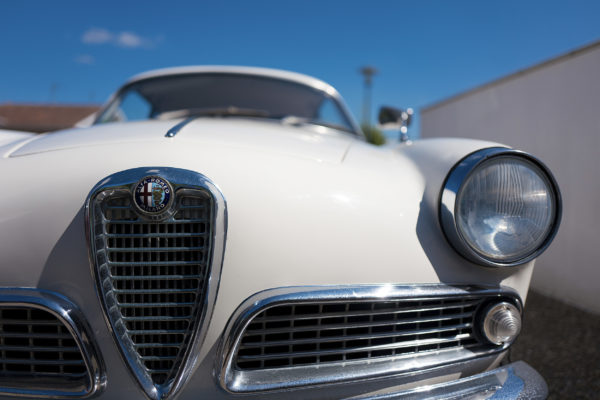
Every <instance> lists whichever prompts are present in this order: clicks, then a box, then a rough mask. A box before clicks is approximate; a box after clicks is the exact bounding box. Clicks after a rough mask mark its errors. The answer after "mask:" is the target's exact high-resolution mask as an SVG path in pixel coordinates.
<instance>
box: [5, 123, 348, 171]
mask: <svg viewBox="0 0 600 400" xmlns="http://www.w3.org/2000/svg"><path fill="white" fill-rule="evenodd" d="M179 122H180V120H179V121H173V120H170V121H141V122H127V123H111V124H105V125H97V126H93V127H91V128H84V129H69V130H65V131H60V132H55V133H51V134H46V135H40V136H39V137H38V138H36V139H34V140H32V141H30V142H28V143H26V144H24V145H23V146H22V147H20V148H17V149H16V150H14V151H13V152H12V153H11V154H10V156H11V157H19V156H26V155H30V154H37V153H44V152H49V151H59V150H65V149H73V148H78V147H87V146H103V145H114V144H118V143H138V142H139V143H150V142H155V143H160V142H163V143H164V144H165V145H168V144H175V145H183V146H186V145H188V144H189V145H191V146H210V147H235V148H241V149H253V150H256V151H260V152H265V151H266V152H271V153H272V152H275V153H279V154H286V155H290V156H295V157H302V158H311V159H313V160H316V161H322V162H329V163H339V162H341V161H342V160H343V158H344V155H345V154H346V152H347V151H348V149H349V147H350V144H351V143H352V141H353V138H352V137H351V136H350V135H348V134H345V133H341V132H338V131H335V130H333V129H328V128H325V127H320V126H312V125H306V126H290V125H285V124H282V123H281V122H279V121H271V120H255V119H248V118H198V119H196V120H194V121H192V122H190V123H189V124H187V125H185V126H184V127H183V128H182V129H181V130H180V131H179V132H178V133H177V135H175V136H174V137H172V138H167V137H165V134H166V133H167V131H168V130H169V129H170V128H172V127H173V126H174V125H176V124H177V123H179Z"/></svg>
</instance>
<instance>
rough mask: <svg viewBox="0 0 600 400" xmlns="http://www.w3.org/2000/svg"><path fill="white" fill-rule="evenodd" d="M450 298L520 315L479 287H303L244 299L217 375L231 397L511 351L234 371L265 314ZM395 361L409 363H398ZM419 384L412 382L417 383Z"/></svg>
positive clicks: (506, 294)
mask: <svg viewBox="0 0 600 400" xmlns="http://www.w3.org/2000/svg"><path fill="white" fill-rule="evenodd" d="M451 297H461V298H469V297H487V298H489V299H490V300H492V299H493V298H499V299H500V298H511V299H512V300H513V301H514V303H515V305H517V306H518V308H519V310H521V311H522V302H521V299H520V297H519V295H518V294H517V292H516V291H514V290H512V289H510V288H491V287H481V286H448V285H444V284H423V285H393V284H384V285H362V286H305V287H286V288H276V289H268V290H265V291H262V292H259V293H256V294H255V295H253V296H251V297H249V298H248V299H246V300H245V301H244V302H243V303H242V304H241V305H240V306H239V307H238V308H237V309H236V311H235V312H234V314H233V315H232V316H231V318H230V319H229V322H228V323H227V327H226V328H225V330H224V333H223V335H222V338H221V342H220V344H219V348H218V350H217V355H218V356H217V358H216V364H215V371H217V379H218V381H219V384H220V385H221V387H222V388H223V389H225V390H226V391H228V392H230V393H240V392H263V391H272V390H289V389H290V388H299V387H310V386H320V385H323V384H331V383H339V382H348V381H357V380H365V379H375V378H381V377H386V376H390V375H399V374H402V375H405V374H415V373H418V372H419V370H421V369H425V368H427V369H430V368H432V367H439V366H443V365H447V364H451V363H456V362H460V361H468V360H473V359H477V358H481V357H485V356H489V355H492V354H498V353H501V352H503V351H505V350H506V349H507V348H508V346H509V345H503V346H497V347H494V348H492V349H490V350H488V351H478V352H473V351H470V350H466V349H464V350H457V349H451V350H449V351H445V352H444V355H443V356H437V355H434V356H432V357H430V356H423V357H421V356H419V357H418V359H417V357H414V355H412V357H410V356H409V357H404V358H403V357H402V356H399V357H398V356H396V357H390V358H389V359H381V360H374V359H373V360H369V361H368V362H365V361H364V360H360V361H346V362H339V363H331V364H321V365H319V366H318V367H315V366H310V365H309V366H293V367H285V368H272V369H263V370H257V371H256V370H255V371H240V370H236V369H235V367H234V357H235V355H236V353H237V350H238V348H239V346H240V341H241V338H242V336H243V333H244V331H245V330H246V327H247V326H248V325H249V324H250V322H251V320H252V319H253V318H254V317H255V316H256V315H258V314H259V313H260V312H262V311H264V310H265V309H267V308H271V307H274V306H278V305H286V304H292V303H293V304H297V303H302V302H305V303H309V302H315V301H319V302H327V301H361V300H364V301H373V300H396V299H398V300H400V299H407V300H421V299H422V300H426V299H435V298H451ZM399 359H408V360H410V362H407V363H398V362H396V361H397V360H399ZM416 379H417V378H415V380H416Z"/></svg>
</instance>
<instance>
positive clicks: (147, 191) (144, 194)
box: [133, 176, 173, 215]
mask: <svg viewBox="0 0 600 400" xmlns="http://www.w3.org/2000/svg"><path fill="white" fill-rule="evenodd" d="M172 199H173V189H172V188H171V185H170V184H169V182H167V181H166V180H165V179H163V178H161V177H159V176H147V177H145V178H144V179H142V180H141V181H139V182H138V183H137V185H136V186H135V189H134V190H133V200H134V202H135V205H136V206H137V208H138V209H139V210H140V211H143V212H145V213H148V214H153V215H156V214H160V213H162V212H164V211H166V210H168V209H169V206H170V205H171V200H172Z"/></svg>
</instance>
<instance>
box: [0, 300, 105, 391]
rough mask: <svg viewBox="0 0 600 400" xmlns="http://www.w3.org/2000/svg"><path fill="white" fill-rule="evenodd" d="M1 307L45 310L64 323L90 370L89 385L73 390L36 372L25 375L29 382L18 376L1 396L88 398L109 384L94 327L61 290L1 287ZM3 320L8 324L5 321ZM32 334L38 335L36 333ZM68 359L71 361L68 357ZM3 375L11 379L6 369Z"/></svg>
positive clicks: (87, 368) (86, 366)
mask: <svg viewBox="0 0 600 400" xmlns="http://www.w3.org/2000/svg"><path fill="white" fill-rule="evenodd" d="M0 307H16V308H26V309H38V310H43V311H45V312H48V313H49V314H51V315H53V316H54V317H55V318H56V319H57V320H58V321H60V322H62V324H63V326H65V327H66V328H67V330H68V332H69V333H70V335H71V336H72V338H73V339H74V341H75V343H76V345H77V347H78V348H79V352H80V354H81V356H82V359H83V362H84V364H85V369H86V370H87V379H86V380H87V381H88V383H87V384H86V385H84V386H85V387H81V388H78V385H75V386H74V387H73V388H72V389H70V388H68V387H67V385H65V386H62V387H61V385H60V384H56V383H55V382H54V381H53V380H52V379H51V378H48V377H46V378H44V377H42V375H39V376H38V377H36V375H35V374H33V373H32V375H31V377H30V378H25V381H26V382H25V384H19V382H18V381H19V380H22V379H23V378H22V377H17V376H15V377H13V379H12V382H11V384H10V386H9V385H0V394H1V395H4V396H18V397H32V398H84V397H90V396H94V395H96V394H98V393H99V392H101V391H102V390H103V389H104V387H105V386H106V372H105V366H104V362H103V361H102V358H101V356H100V351H99V350H98V347H97V345H96V342H95V340H94V338H93V336H92V330H91V328H90V327H89V325H88V324H87V321H86V320H85V318H84V316H83V314H82V313H81V311H80V310H79V309H78V308H77V306H75V304H73V303H72V302H71V301H70V300H68V299H67V298H66V297H64V296H62V295H60V294H58V293H55V292H51V291H46V290H41V289H29V288H27V289H25V288H3V289H0ZM2 322H3V323H5V321H2ZM2 334H6V335H9V336H14V334H13V335H11V333H10V332H6V333H5V332H2ZM2 334H0V336H2ZM28 334H30V335H32V336H35V333H33V332H29V333H28ZM28 334H25V335H28ZM41 335H42V336H43V335H44V334H43V333H42V334H41ZM4 340H5V338H4V337H2V343H3V344H4V343H5V342H4ZM30 346H31V344H30ZM57 351H58V350H57ZM3 353H4V351H3ZM64 362H65V363H68V362H69V361H67V360H65V361H64ZM3 375H4V377H6V378H10V374H8V373H7V372H6V371H4V372H3ZM63 384H64V383H63ZM68 386H72V385H71V384H70V385H68Z"/></svg>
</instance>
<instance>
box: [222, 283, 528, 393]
mask: <svg viewBox="0 0 600 400" xmlns="http://www.w3.org/2000/svg"><path fill="white" fill-rule="evenodd" d="M499 299H503V300H507V301H510V302H511V303H513V304H515V305H517V307H518V308H519V310H522V306H521V300H520V298H519V296H518V295H517V294H516V292H514V291H513V290H511V289H504V288H483V287H471V286H446V285H443V284H431V285H363V286H352V287H346V286H331V287H329V286H320V287H319V286H316V287H291V288H280V289H270V290H266V291H263V292H260V293H258V294H256V295H254V296H251V297H250V298H249V299H247V300H246V301H245V302H244V303H243V304H242V305H241V306H240V307H239V308H238V309H237V310H236V312H235V314H234V315H233V316H232V318H231V319H230V321H229V323H228V325H227V328H226V331H225V334H224V336H223V339H222V342H221V345H220V348H219V355H220V357H219V358H218V363H219V364H218V365H217V366H216V368H217V370H218V371H219V381H220V384H221V386H222V387H223V388H224V389H225V390H227V391H229V392H232V393H239V392H261V391H269V390H289V389H290V388H298V387H307V386H316V385H323V384H330V383H339V382H349V381H356V380H364V379H373V378H380V377H385V376H389V375H407V374H412V375H416V374H418V373H419V372H420V371H425V370H431V369H432V368H436V367H441V366H444V365H448V364H454V363H457V362H468V361H469V360H475V359H478V358H481V357H486V356H489V355H492V354H495V353H501V352H503V351H504V350H506V349H507V347H508V346H506V345H505V346H494V345H491V344H488V343H486V342H485V340H484V339H482V338H481V336H480V334H479V332H478V325H477V324H476V322H475V320H476V319H477V315H478V312H479V310H480V308H481V307H482V306H484V305H486V304H489V303H490V302H493V301H499ZM445 324H447V325H445ZM390 327H391V328H390ZM324 345H325V346H324ZM415 380H417V377H415Z"/></svg>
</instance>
